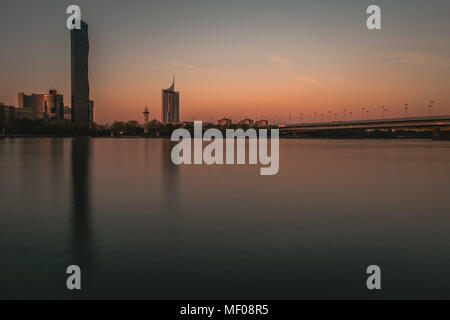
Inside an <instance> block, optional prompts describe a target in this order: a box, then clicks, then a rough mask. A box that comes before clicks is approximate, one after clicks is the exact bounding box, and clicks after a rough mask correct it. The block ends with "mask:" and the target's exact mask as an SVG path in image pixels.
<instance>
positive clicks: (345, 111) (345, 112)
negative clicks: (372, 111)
mask: <svg viewBox="0 0 450 320" xmlns="http://www.w3.org/2000/svg"><path fill="white" fill-rule="evenodd" d="M344 114H345V115H344V121H347V109H344Z"/></svg>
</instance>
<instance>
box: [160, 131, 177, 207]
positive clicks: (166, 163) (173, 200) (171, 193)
mask: <svg viewBox="0 0 450 320" xmlns="http://www.w3.org/2000/svg"><path fill="white" fill-rule="evenodd" d="M175 144H177V142H172V141H170V140H168V139H164V140H162V150H161V172H162V175H163V177H162V181H163V183H162V185H163V190H162V191H163V193H162V196H163V199H162V208H163V210H164V211H165V212H167V213H176V212H178V210H179V197H180V192H179V179H180V177H179V174H180V172H179V170H180V168H179V166H177V165H175V164H173V162H172V159H171V157H170V155H171V152H172V148H173V146H174V145H175Z"/></svg>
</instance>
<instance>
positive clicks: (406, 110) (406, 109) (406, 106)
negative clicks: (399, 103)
mask: <svg viewBox="0 0 450 320" xmlns="http://www.w3.org/2000/svg"><path fill="white" fill-rule="evenodd" d="M405 118H408V104H407V103H405Z"/></svg>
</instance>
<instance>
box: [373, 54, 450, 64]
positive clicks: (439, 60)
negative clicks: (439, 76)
mask: <svg viewBox="0 0 450 320" xmlns="http://www.w3.org/2000/svg"><path fill="white" fill-rule="evenodd" d="M380 58H382V59H389V60H393V61H398V62H402V63H407V64H414V65H433V66H439V67H450V59H449V57H444V56H441V55H438V54H434V53H428V52H393V53H387V54H383V55H381V56H380Z"/></svg>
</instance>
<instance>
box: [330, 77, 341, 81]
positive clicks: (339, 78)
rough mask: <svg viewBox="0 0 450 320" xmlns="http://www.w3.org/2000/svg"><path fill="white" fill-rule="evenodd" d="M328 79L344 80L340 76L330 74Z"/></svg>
mask: <svg viewBox="0 0 450 320" xmlns="http://www.w3.org/2000/svg"><path fill="white" fill-rule="evenodd" d="M328 80H332V81H340V80H342V78H341V77H340V76H329V77H328Z"/></svg>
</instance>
